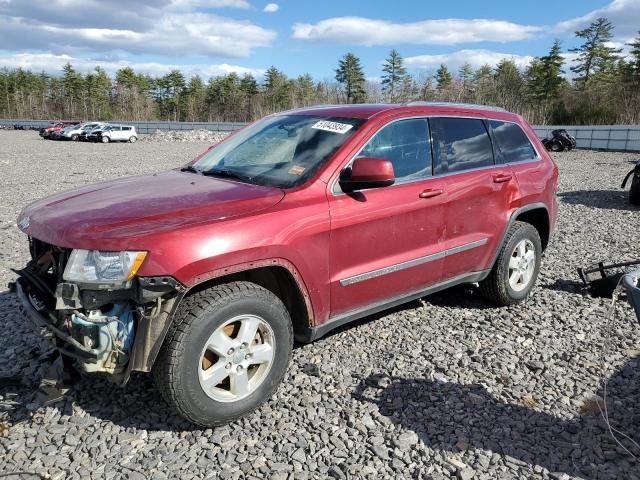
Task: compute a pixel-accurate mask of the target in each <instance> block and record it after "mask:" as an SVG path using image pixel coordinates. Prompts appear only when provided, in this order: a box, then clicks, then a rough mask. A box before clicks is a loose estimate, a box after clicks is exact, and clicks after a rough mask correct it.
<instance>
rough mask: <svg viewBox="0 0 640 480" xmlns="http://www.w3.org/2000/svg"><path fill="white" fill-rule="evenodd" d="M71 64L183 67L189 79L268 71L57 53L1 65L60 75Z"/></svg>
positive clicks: (148, 70)
mask: <svg viewBox="0 0 640 480" xmlns="http://www.w3.org/2000/svg"><path fill="white" fill-rule="evenodd" d="M67 62H68V63H71V65H73V67H74V68H75V69H76V70H77V71H80V72H89V71H92V70H93V69H94V68H95V67H101V68H103V69H104V70H105V71H106V72H107V73H109V74H110V75H113V74H114V73H115V72H116V71H117V70H119V69H121V68H124V67H131V68H133V69H134V70H135V71H136V72H137V73H145V74H149V75H157V76H159V75H164V74H166V73H169V72H170V71H171V70H180V71H181V72H182V73H184V74H185V76H186V77H187V78H189V77H192V76H194V75H200V76H201V77H202V78H204V79H207V78H209V77H215V76H218V75H224V74H226V73H231V72H236V73H237V74H239V75H243V74H245V73H250V74H251V75H254V76H256V77H261V76H262V75H264V73H265V70H264V69H261V68H247V67H242V66H239V65H229V64H227V63H221V64H176V65H172V64H163V63H157V62H130V61H127V60H97V59H96V60H94V59H87V58H78V57H73V56H70V55H54V54H51V53H40V54H32V53H18V54H4V55H0V65H2V66H3V67H7V68H10V69H12V68H22V69H25V70H32V71H34V72H40V71H44V72H47V73H49V74H53V75H55V74H60V72H61V70H62V66H63V65H64V64H66V63H67Z"/></svg>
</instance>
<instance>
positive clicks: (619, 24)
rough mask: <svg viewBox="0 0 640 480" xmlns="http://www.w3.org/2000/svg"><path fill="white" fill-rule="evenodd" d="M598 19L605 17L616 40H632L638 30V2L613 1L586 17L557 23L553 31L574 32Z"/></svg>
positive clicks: (639, 5) (639, 12) (633, 0)
mask: <svg viewBox="0 0 640 480" xmlns="http://www.w3.org/2000/svg"><path fill="white" fill-rule="evenodd" d="M598 17H606V18H607V19H608V20H609V21H610V22H611V23H612V24H613V26H614V31H613V32H614V35H615V36H616V38H633V37H634V36H636V35H637V34H638V30H640V23H639V22H638V20H639V19H640V1H638V0H613V1H612V2H611V3H610V4H609V5H607V6H606V7H603V8H598V9H596V10H592V11H591V12H589V13H587V14H586V15H582V16H580V17H576V18H572V19H569V20H565V21H563V22H559V23H557V24H556V27H555V29H556V30H557V31H560V32H574V31H576V30H581V29H583V28H584V27H586V26H588V25H589V23H591V22H592V21H594V20H595V19H596V18H598Z"/></svg>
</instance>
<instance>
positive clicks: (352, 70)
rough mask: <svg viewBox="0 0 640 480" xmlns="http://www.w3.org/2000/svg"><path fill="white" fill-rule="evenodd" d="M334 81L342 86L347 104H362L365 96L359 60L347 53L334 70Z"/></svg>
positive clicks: (362, 72) (362, 73)
mask: <svg viewBox="0 0 640 480" xmlns="http://www.w3.org/2000/svg"><path fill="white" fill-rule="evenodd" d="M336 80H337V81H338V82H339V83H341V84H343V85H344V88H345V93H346V95H347V103H364V102H365V101H366V98H367V95H366V92H365V89H364V83H365V80H364V71H363V70H362V66H361V65H360V59H359V58H358V57H356V56H355V55H354V54H353V53H347V54H346V55H345V56H344V57H343V58H342V59H341V60H340V62H339V64H338V68H337V69H336Z"/></svg>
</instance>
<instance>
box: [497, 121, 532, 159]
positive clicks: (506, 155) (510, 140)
mask: <svg viewBox="0 0 640 480" xmlns="http://www.w3.org/2000/svg"><path fill="white" fill-rule="evenodd" d="M489 125H491V131H492V133H493V138H494V140H495V144H496V146H497V148H498V150H499V152H500V154H501V157H502V161H503V162H504V163H514V162H526V161H527V160H533V159H535V158H537V156H538V154H537V153H536V151H535V149H534V148H533V145H531V142H530V141H529V138H528V137H527V135H526V134H525V133H524V132H523V131H522V128H520V125H518V124H516V123H510V122H501V121H498V120H490V121H489Z"/></svg>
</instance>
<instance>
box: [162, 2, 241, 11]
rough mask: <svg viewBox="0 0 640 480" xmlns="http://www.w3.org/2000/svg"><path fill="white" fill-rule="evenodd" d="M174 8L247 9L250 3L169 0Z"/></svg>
mask: <svg viewBox="0 0 640 480" xmlns="http://www.w3.org/2000/svg"><path fill="white" fill-rule="evenodd" d="M170 6H171V7H174V8H185V9H189V8H193V7H201V8H240V9H243V10H248V9H249V8H251V4H250V3H249V2H248V1H247V0H170Z"/></svg>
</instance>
